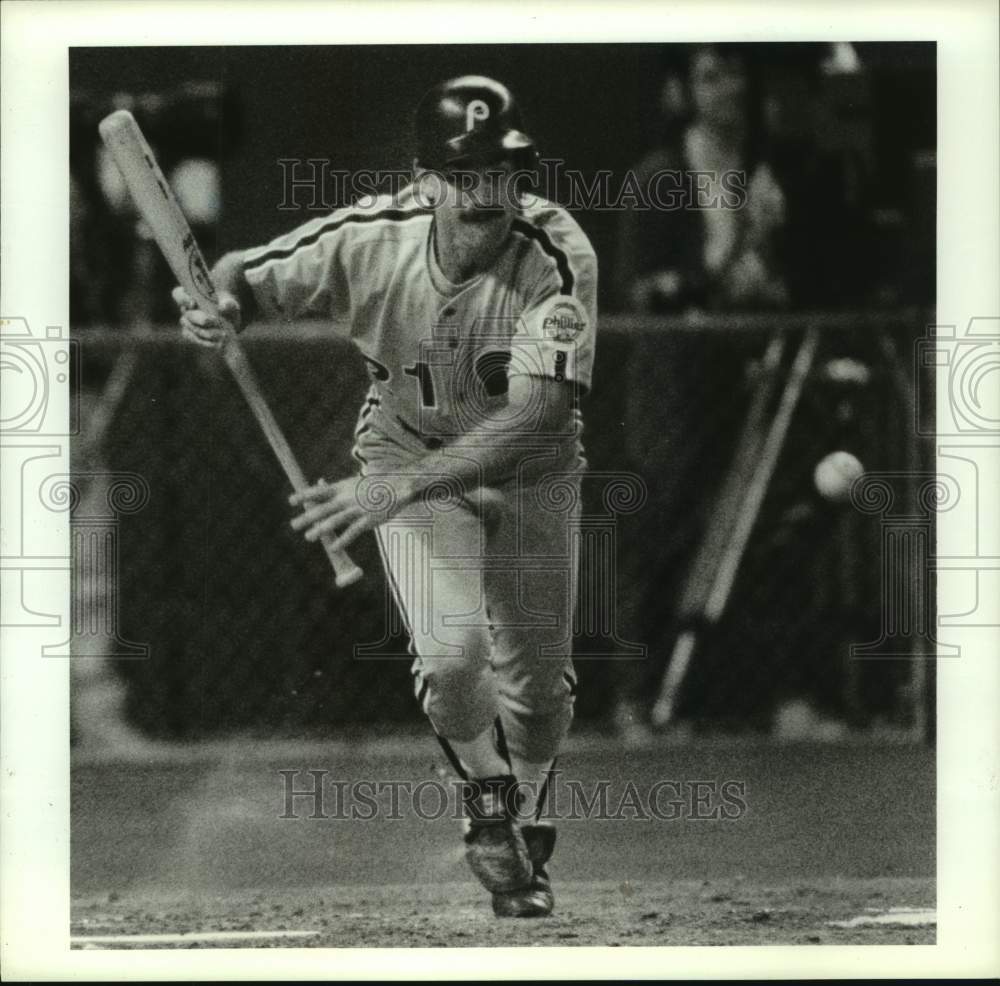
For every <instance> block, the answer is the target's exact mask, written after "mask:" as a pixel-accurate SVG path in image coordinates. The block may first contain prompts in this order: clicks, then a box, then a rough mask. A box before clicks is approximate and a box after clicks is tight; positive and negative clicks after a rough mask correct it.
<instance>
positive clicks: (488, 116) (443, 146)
mask: <svg viewBox="0 0 1000 986" xmlns="http://www.w3.org/2000/svg"><path fill="white" fill-rule="evenodd" d="M416 132H417V155H416V156H417V164H419V165H420V166H421V167H423V168H429V169H431V170H434V171H442V170H444V169H445V168H449V167H455V166H456V165H460V164H471V163H482V162H485V161H489V160H496V159H498V158H503V157H510V158H513V160H514V161H515V163H516V165H517V167H518V168H526V169H531V168H533V167H534V165H535V162H536V160H537V153H536V151H535V143H534V141H533V140H532V139H531V138H530V137H529V136H528V135H527V134H526V133H525V132H524V131H523V130H522V123H521V113H520V111H519V110H518V108H517V103H516V102H515V101H514V96H513V94H512V93H511V91H510V90H509V89H508V88H507V87H506V86H505V85H503V84H502V83H500V82H497V81H496V80H495V79H489V78H487V77H486V76H484V75H463V76H461V77H460V78H457V79H449V80H448V81H447V82H442V83H440V85H436V86H434V88H433V89H430V90H428V92H427V93H425V95H424V97H423V99H421V100H420V103H419V104H418V105H417V112H416Z"/></svg>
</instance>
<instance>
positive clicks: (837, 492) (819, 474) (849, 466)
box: [813, 452, 865, 503]
mask: <svg viewBox="0 0 1000 986" xmlns="http://www.w3.org/2000/svg"><path fill="white" fill-rule="evenodd" d="M864 471H865V467H864V466H863V465H861V462H860V461H859V460H858V458H857V457H856V456H853V455H851V453H850V452H831V453H830V454H829V455H827V456H824V457H823V458H822V459H820V461H819V463H818V464H817V466H816V469H815V470H814V472H813V482H814V483H815V484H816V489H817V490H818V491H819V493H820V496H822V497H823V498H824V499H825V500H830V501H831V502H833V503H846V502H847V500H848V499H849V498H850V494H851V487H852V486H853V485H854V481H855V480H856V479H857V478H858V477H859V476H861V475H862V474H863V473H864Z"/></svg>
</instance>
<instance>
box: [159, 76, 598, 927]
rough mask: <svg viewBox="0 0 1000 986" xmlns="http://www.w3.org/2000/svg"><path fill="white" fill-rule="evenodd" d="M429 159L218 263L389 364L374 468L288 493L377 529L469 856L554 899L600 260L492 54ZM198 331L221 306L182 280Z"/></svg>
mask: <svg viewBox="0 0 1000 986" xmlns="http://www.w3.org/2000/svg"><path fill="white" fill-rule="evenodd" d="M416 134H417V150H416V156H415V172H414V174H415V178H414V182H413V183H412V184H411V185H410V186H408V187H407V188H406V189H405V190H403V191H402V192H401V193H399V194H397V195H395V196H392V197H390V196H384V197H379V198H374V199H372V200H370V201H366V202H363V203H361V204H359V205H358V206H357V207H349V208H345V209H342V210H338V211H336V212H334V213H333V214H332V215H329V216H324V217H322V218H319V219H315V220H313V221H311V222H308V223H306V224H305V225H303V226H302V227H300V228H299V229H296V230H294V231H293V232H291V233H289V234H288V235H286V236H282V237H280V238H278V239H277V240H275V241H274V242H272V243H269V244H268V245H266V246H263V247H260V248H258V249H253V250H247V251H244V252H237V253H231V254H227V255H226V256H224V257H223V258H222V260H221V261H220V262H219V264H218V265H217V266H216V268H215V270H214V277H215V279H216V284H217V286H218V287H219V288H220V292H221V295H222V299H223V301H222V311H223V313H224V316H225V318H226V319H227V320H228V321H229V322H230V323H231V325H232V326H233V327H235V328H236V329H237V330H240V329H242V328H243V327H244V326H245V325H246V324H247V323H248V322H249V321H250V320H252V319H253V318H254V317H257V316H265V317H268V318H271V319H298V318H304V317H310V318H321V319H326V320H329V322H330V323H331V324H332V326H334V327H336V328H339V329H340V330H341V331H342V332H344V333H347V334H349V335H350V337H351V338H352V339H353V340H354V342H355V343H356V344H357V346H358V347H359V348H360V350H361V352H362V354H363V356H364V358H365V361H366V363H367V365H368V368H369V371H370V375H371V379H372V383H371V389H370V390H369V392H368V395H367V398H366V400H365V402H364V405H363V407H362V409H361V412H360V416H359V419H358V426H357V430H356V443H355V446H354V456H355V458H356V460H357V462H358V464H359V473H360V475H359V476H351V477H348V478H343V479H340V480H338V481H335V482H327V481H325V480H324V481H320V482H318V483H317V484H316V485H315V486H313V487H311V488H309V489H307V490H305V491H304V492H300V493H297V494H295V495H293V496H292V498H291V502H292V504H293V505H294V506H296V507H301V508H302V510H301V513H299V514H298V515H297V516H296V517H295V518H294V519H293V520H292V522H291V523H292V527H293V528H295V529H296V530H299V531H302V532H304V535H305V537H306V539H307V540H310V541H315V540H316V539H317V538H319V537H320V536H321V535H323V534H326V533H330V532H332V533H335V534H336V536H337V541H336V544H337V547H339V548H346V547H347V546H348V545H350V544H351V542H352V541H353V540H354V539H355V538H357V537H358V536H359V535H360V534H362V533H363V532H365V531H369V530H371V531H374V533H375V536H376V538H377V540H378V543H379V547H380V551H381V555H382V560H383V563H384V567H385V572H386V576H387V578H388V580H389V583H390V585H391V587H392V590H393V592H394V594H395V599H396V603H397V604H398V606H399V608H400V610H401V613H402V614H403V617H404V619H405V622H406V625H407V628H408V630H409V633H410V637H411V648H412V650H413V652H414V654H415V660H414V664H413V676H414V683H415V689H416V694H417V698H418V700H419V702H420V704H421V707H422V709H423V711H424V712H425V714H426V715H427V717H428V718H429V720H430V722H431V725H432V727H433V729H434V732H435V734H436V735H437V737H438V739H439V740H440V743H441V745H442V747H443V749H444V751H445V753H446V754H447V756H448V758H449V761H450V762H451V764H452V766H453V767H454V769H455V770H456V771H457V772H458V774H459V775H460V777H461V778H462V779H463V780H464V781H465V782H466V783H465V784H464V785H463V792H464V793H463V808H464V813H465V817H466V831H465V843H466V850H465V851H466V858H467V860H468V862H469V865H470V866H471V868H472V870H473V872H474V873H475V875H476V876H477V877H478V878H479V880H480V881H481V882H482V884H483V885H484V886H485V887H486V889H487V890H489V891H490V892H491V893H492V900H493V909H494V912H495V913H496V914H497V915H498V916H517V917H536V916H543V915H546V914H549V913H550V912H551V911H552V908H553V903H554V898H553V894H552V889H551V884H550V881H549V877H548V874H547V872H546V863H547V862H548V860H549V857H550V856H551V854H552V849H553V846H554V842H555V830H554V828H553V827H551V826H549V825H542V824H540V823H539V822H538V818H539V816H540V815H541V813H542V809H543V806H544V805H543V803H544V797H545V782H546V780H547V778H548V776H549V773H550V771H551V769H552V765H553V763H554V760H555V758H556V756H557V754H558V752H559V748H560V744H561V743H562V741H563V739H564V737H565V735H566V733H567V731H568V729H569V725H570V720H571V718H572V712H573V696H574V690H575V682H576V678H575V674H574V671H573V665H572V660H571V656H570V640H571V624H572V615H573V606H574V599H575V594H576V578H577V572H576V557H577V551H576V549H575V543H576V542H575V540H574V525H575V524H576V521H577V518H578V515H579V484H580V478H581V473H582V471H583V469H584V468H585V460H584V458H583V455H582V446H581V443H580V431H581V422H580V416H579V411H578V408H577V401H578V397H579V395H580V393H581V392H582V391H585V390H586V389H587V388H588V387H589V386H590V380H591V368H592V364H593V358H594V342H595V329H596V289H597V262H596V258H595V255H594V251H593V249H592V247H591V245H590V243H589V241H588V240H587V237H586V236H585V235H584V233H583V232H582V231H581V230H580V228H579V226H578V225H577V224H576V222H575V221H574V220H573V219H572V218H571V217H570V216H569V215H568V214H567V213H566V212H565V211H564V210H563V209H562V208H560V207H559V206H556V205H553V204H552V203H550V202H547V201H544V200H543V199H541V198H538V197H536V196H534V195H531V194H528V193H527V192H526V191H525V189H524V187H523V179H524V176H525V172H528V171H531V170H532V169H533V168H534V167H535V164H536V161H537V155H536V151H535V147H534V144H533V142H532V140H531V138H530V137H528V136H527V135H526V134H525V132H524V131H523V129H522V123H521V119H520V115H519V112H518V109H517V107H516V104H515V102H514V99H513V97H512V95H511V93H510V91H509V90H508V89H507V88H506V87H505V86H503V85H501V84H500V83H498V82H496V81H494V80H492V79H488V78H485V77H481V76H465V77H462V78H458V79H452V80H450V81H448V82H444V83H442V84H440V85H438V86H436V87H434V88H433V89H431V90H430V91H429V92H428V93H427V94H426V95H425V96H424V98H423V99H422V100H421V102H420V104H419V106H418V108H417V112H416ZM175 297H176V300H177V302H178V304H179V306H180V308H181V310H182V315H181V326H182V329H183V332H184V335H185V336H186V337H188V338H189V339H191V340H193V341H195V342H198V343H201V344H203V345H210V346H212V345H219V344H220V343H221V341H222V339H223V338H224V328H223V326H222V325H221V323H220V322H219V321H218V320H213V319H212V318H211V317H209V316H207V315H206V314H204V313H202V312H200V311H198V310H197V309H195V308H193V307H192V306H191V303H190V300H189V299H188V298H187V296H186V295H185V294H184V292H183V291H182V290H181V289H178V290H177V292H175Z"/></svg>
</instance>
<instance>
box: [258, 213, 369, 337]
mask: <svg viewBox="0 0 1000 986" xmlns="http://www.w3.org/2000/svg"><path fill="white" fill-rule="evenodd" d="M346 218H347V215H346V210H342V211H340V212H335V213H333V214H332V215H328V216H324V217H321V218H318V219H313V220H311V221H310V222H307V223H305V224H304V225H302V226H299V227H298V228H297V229H294V230H292V231H291V232H290V233H286V234H285V235H283V236H279V237H278V238H277V239H275V240H272V241H271V242H270V243H268V244H267V245H266V246H262V247H257V248H255V249H252V250H247V251H246V252H245V253H244V254H243V275H244V277H245V279H246V282H247V284H248V285H249V286H250V289H251V290H252V291H253V294H254V300H255V301H256V303H257V307H258V309H259V311H260V313H261V314H262V315H263V316H264V317H270V318H280V319H300V318H333V319H334V320H335V321H336V320H340V319H341V318H346V317H347V315H348V313H349V310H350V282H349V278H348V276H347V272H346V265H345V263H344V254H345V249H344V240H345V238H346V235H347V231H346V229H345V226H346V225H347V224H346V222H345V220H346Z"/></svg>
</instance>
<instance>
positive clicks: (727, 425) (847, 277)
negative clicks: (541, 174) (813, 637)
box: [614, 44, 867, 743]
mask: <svg viewBox="0 0 1000 986" xmlns="http://www.w3.org/2000/svg"><path fill="white" fill-rule="evenodd" d="M853 55H854V53H853V50H852V49H851V48H850V46H829V45H805V44H795V45H767V46H756V47H755V48H753V49H750V48H746V47H743V46H740V45H705V46H698V47H695V48H693V49H691V51H690V57H689V60H688V62H687V66H686V70H685V71H684V72H678V71H676V70H673V69H671V70H668V71H667V72H666V74H665V77H664V80H663V84H662V88H661V92H660V110H661V119H662V124H663V127H664V133H663V135H662V137H661V142H660V146H659V147H657V148H656V149H655V150H653V151H652V152H650V153H649V154H648V155H647V156H646V157H645V158H644V159H643V160H642V161H641V162H640V163H639V164H638V165H637V166H636V169H635V170H636V173H637V175H638V177H639V179H640V181H641V182H643V183H645V182H648V181H649V180H650V178H651V177H652V176H653V175H655V174H656V173H657V172H659V171H682V172H686V173H691V172H702V173H704V172H709V173H711V174H712V175H713V176H714V178H713V180H712V181H711V182H710V186H709V187H710V189H711V190H712V191H713V192H715V191H718V190H719V189H723V190H724V189H725V181H726V179H725V177H724V176H726V175H733V174H734V173H742V174H743V175H745V176H746V180H745V189H746V200H745V205H744V206H743V207H741V208H724V207H723V208H718V207H717V208H700V209H699V208H692V207H687V208H679V209H674V210H671V211H665V210H648V211H640V210H630V211H629V212H627V213H625V214H624V215H623V217H622V222H621V227H620V240H619V256H618V267H617V275H618V278H617V280H618V292H619V298H620V300H621V302H622V304H623V305H624V306H625V307H626V308H628V309H630V310H632V311H636V312H644V313H671V312H672V313H680V312H684V311H691V310H692V309H705V310H713V311H737V312H738V311H744V310H747V309H761V308H764V309H775V308H788V307H799V308H830V307H837V306H839V305H846V304H850V303H851V302H852V301H853V300H855V299H856V298H857V297H858V295H859V292H860V290H861V286H862V279H861V276H860V273H861V270H862V269H863V266H864V260H863V258H864V253H863V250H862V246H863V243H864V237H863V235H862V229H863V223H862V221H861V216H862V215H863V205H864V190H865V186H866V181H865V176H866V173H867V171H866V161H865V157H864V153H863V152H864V143H863V140H859V139H858V136H859V132H860V136H861V137H863V136H864V131H863V125H862V124H863V118H862V117H863V100H861V99H857V95H858V88H857V86H854V87H852V86H851V85H850V84H848V85H847V86H846V87H845V86H844V85H843V79H844V77H845V75H848V74H852V73H854V74H856V73H857V72H859V70H860V66H859V63H858V62H857V59H856V57H853ZM752 59H753V60H752ZM830 73H833V74H835V75H836V76H837V81H838V84H840V88H839V92H840V94H841V96H842V97H844V96H846V97H847V98H848V99H850V98H851V97H855V103H856V105H857V106H858V108H859V110H860V114H855V115H854V116H851V115H850V114H847V115H844V114H840V113H838V112H836V111H835V107H836V106H837V102H836V100H833V99H831V98H830V89H831V87H830V86H828V85H826V82H827V80H828V79H829V78H831V74H830ZM842 101H843V100H842ZM859 121H860V122H859ZM852 127H854V131H853V132H852V130H851V128H852ZM687 187H688V188H689V189H690V188H691V187H692V183H691V182H689V183H688V184H687ZM686 204H687V205H689V206H691V205H694V204H695V203H693V202H688V203H686ZM689 341H691V340H685V339H680V338H678V339H676V340H675V341H674V342H673V343H672V344H671V347H670V348H671V350H672V351H673V352H674V353H675V355H674V357H673V358H672V359H670V360H668V361H666V362H665V363H663V364H658V365H657V370H656V374H655V376H654V377H651V376H650V375H649V374H648V373H645V372H643V369H642V368H641V367H638V366H637V367H636V368H635V370H636V372H635V373H634V374H633V381H632V386H633V387H634V388H635V390H634V392H633V401H632V406H633V407H635V408H639V409H641V413H635V414H632V415H631V416H630V419H629V421H628V426H627V428H626V433H627V434H628V435H629V436H630V438H631V440H632V446H631V448H630V449H628V450H627V452H626V459H625V460H624V462H623V464H628V465H626V467H629V465H630V467H631V468H633V469H635V471H637V472H639V473H640V474H642V475H644V476H648V477H657V479H656V481H655V482H650V483H649V493H650V496H649V500H648V502H647V505H646V507H645V509H644V510H643V511H642V512H641V513H640V514H638V515H636V516H635V517H634V518H631V519H627V520H626V521H625V522H624V523H623V524H622V525H620V527H619V536H620V539H621V545H620V549H619V553H620V557H621V558H622V560H623V562H622V581H623V584H624V585H626V586H629V587H632V592H631V594H626V595H625V597H624V612H623V614H622V615H623V623H624V627H623V632H624V635H625V636H626V637H627V638H628V639H632V640H644V641H645V642H646V643H647V644H648V645H649V648H650V660H649V661H647V662H629V663H624V664H622V665H620V672H619V673H617V674H616V676H615V677H616V683H615V684H616V691H617V694H618V704H617V707H616V710H615V712H614V724H615V726H616V728H617V729H618V730H619V732H620V733H621V735H622V736H623V738H624V740H625V741H626V742H630V741H635V742H636V743H640V742H642V741H643V739H644V734H645V733H646V731H647V730H648V727H647V726H646V725H645V719H646V713H647V708H648V702H649V697H650V694H651V691H652V689H653V688H654V687H655V684H656V682H657V679H658V676H659V673H660V672H661V671H662V661H663V660H664V659H665V657H666V654H665V653H664V652H663V651H664V650H668V649H669V648H670V646H671V644H672V634H671V632H670V626H669V624H670V622H671V618H672V617H671V612H672V609H673V605H674V603H675V601H676V598H677V595H678V593H679V592H680V591H681V587H682V585H683V579H684V576H685V574H686V570H687V566H688V564H689V563H690V559H691V557H692V553H693V551H694V550H695V548H696V546H697V543H698V539H699V537H700V536H701V534H702V532H703V530H704V526H705V523H706V521H707V511H708V508H709V507H710V505H711V497H709V498H708V499H707V500H706V501H705V502H696V501H692V499H691V494H690V491H691V490H692V489H700V490H712V489H714V488H715V487H716V486H717V484H718V482H719V481H720V480H721V477H722V475H723V473H724V471H725V469H726V467H727V463H728V459H729V456H730V455H731V454H732V451H733V449H732V447H731V443H730V442H728V441H727V439H731V440H733V441H734V440H735V437H736V435H737V434H738V432H739V424H740V422H739V420H738V418H730V419H728V420H724V413H723V409H721V408H717V407H713V406H711V405H710V404H709V403H708V402H707V401H706V400H705V396H704V395H705V394H706V393H722V392H727V393H730V394H732V395H734V397H735V399H734V400H732V401H731V402H730V405H729V408H730V410H731V409H732V408H733V407H738V406H742V405H743V402H744V401H745V400H746V398H747V394H748V389H749V385H750V380H751V379H752V377H753V374H752V372H748V371H750V370H752V368H753V364H752V363H751V364H749V365H747V364H745V362H744V361H745V356H744V357H740V356H736V355H735V354H731V358H726V359H722V358H720V356H719V354H718V352H717V351H716V352H715V353H714V355H710V354H709V350H708V349H707V348H706V347H704V346H700V347H699V346H697V345H695V346H688V345H687V342H689ZM821 403H823V402H821ZM804 405H805V407H808V405H809V402H804ZM802 414H805V409H803V411H802ZM808 417H809V418H812V417H813V415H809V416H808ZM830 421H832V410H831V409H830V408H829V407H825V409H824V410H822V411H821V412H820V415H819V420H818V422H817V421H813V420H804V421H803V422H802V423H799V422H798V420H797V422H796V425H795V427H793V429H792V433H791V436H790V438H789V442H788V446H787V448H786V453H787V456H786V464H785V465H784V466H783V468H789V465H788V463H789V462H797V461H799V459H800V458H801V459H802V461H806V460H807V459H808V460H809V461H810V462H811V461H812V457H813V456H815V455H816V453H817V450H816V449H814V448H813V447H811V446H810V443H809V436H810V435H811V436H815V435H816V434H822V433H823V431H824V429H825V427H826V425H827V424H828V423H829V422H830ZM710 432H714V433H715V435H716V437H715V438H714V439H713V441H712V444H711V447H710V448H711V451H710V458H709V457H707V455H706V453H707V448H708V447H707V446H706V445H705V444H704V442H702V443H699V442H698V441H697V436H699V435H705V434H707V433H710ZM832 447H836V446H835V445H834V446H832ZM637 463H641V466H637V465H636V464H637ZM793 473H794V477H793V478H794V480H795V483H794V484H793V485H794V489H791V490H786V491H785V492H784V494H783V495H782V496H780V497H777V498H774V497H772V498H771V499H770V501H769V503H770V507H769V511H767V512H766V514H765V516H764V517H762V518H761V527H762V530H761V531H760V532H758V534H757V539H758V541H759V542H760V544H761V545H763V546H766V545H767V544H768V543H770V539H772V536H773V534H774V532H773V531H772V530H771V526H773V525H778V526H779V527H780V526H781V525H783V524H785V525H786V526H787V524H786V521H787V518H788V517H797V518H799V520H800V521H802V523H796V524H795V525H793V526H796V535H795V537H796V538H797V537H799V536H801V537H802V543H803V545H804V546H805V548H808V547H809V546H810V545H811V544H815V539H811V540H810V538H809V537H807V536H805V535H806V533H808V532H805V533H804V528H805V526H806V525H805V521H807V520H811V519H812V518H813V513H814V511H813V510H812V506H811V501H810V499H809V497H810V491H809V490H808V489H801V488H800V487H799V485H797V484H798V480H799V478H800V477H799V474H798V472H795V470H794V469H793ZM782 479H783V477H781V476H779V477H778V480H779V482H778V483H777V484H776V485H777V486H779V487H780V486H782ZM802 496H804V497H805V504H806V505H805V507H802V503H801V502H800V498H801V497H802ZM799 508H802V509H799ZM786 514H787V517H786ZM782 529H783V528H782ZM786 534H787V532H786ZM650 537H653V538H655V539H656V541H657V543H658V544H659V545H660V550H659V564H658V566H657V570H656V571H655V572H650V571H649V570H648V568H646V569H644V570H641V571H640V570H636V571H632V570H630V567H629V566H630V564H631V562H632V560H637V559H640V558H644V557H646V556H645V555H644V552H643V551H641V550H638V545H640V544H641V543H642V542H644V541H645V540H647V539H649V538H650ZM756 550H764V548H763V547H761V548H759V549H758V548H757V547H756V546H755V545H754V544H752V545H751V552H753V551H756ZM808 557H810V556H809V555H808V553H807V558H808ZM753 562H754V559H753V558H751V557H748V558H747V565H748V567H750V566H752V564H753ZM800 571H801V573H802V575H804V576H806V577H808V574H809V570H808V565H806V564H805V563H804V562H802V563H801V568H800ZM640 587H644V588H640ZM790 648H791V645H789V648H779V647H777V646H776V647H775V648H773V650H774V651H775V653H773V654H771V655H769V659H770V660H772V661H777V662H778V664H781V662H782V661H783V659H784V657H785V656H786V654H787V652H788V650H789V649H790ZM778 651H780V653H778ZM745 656H746V657H747V658H748V659H749V660H751V661H752V660H755V659H756V658H755V657H754V656H753V655H750V654H747V655H745Z"/></svg>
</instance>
